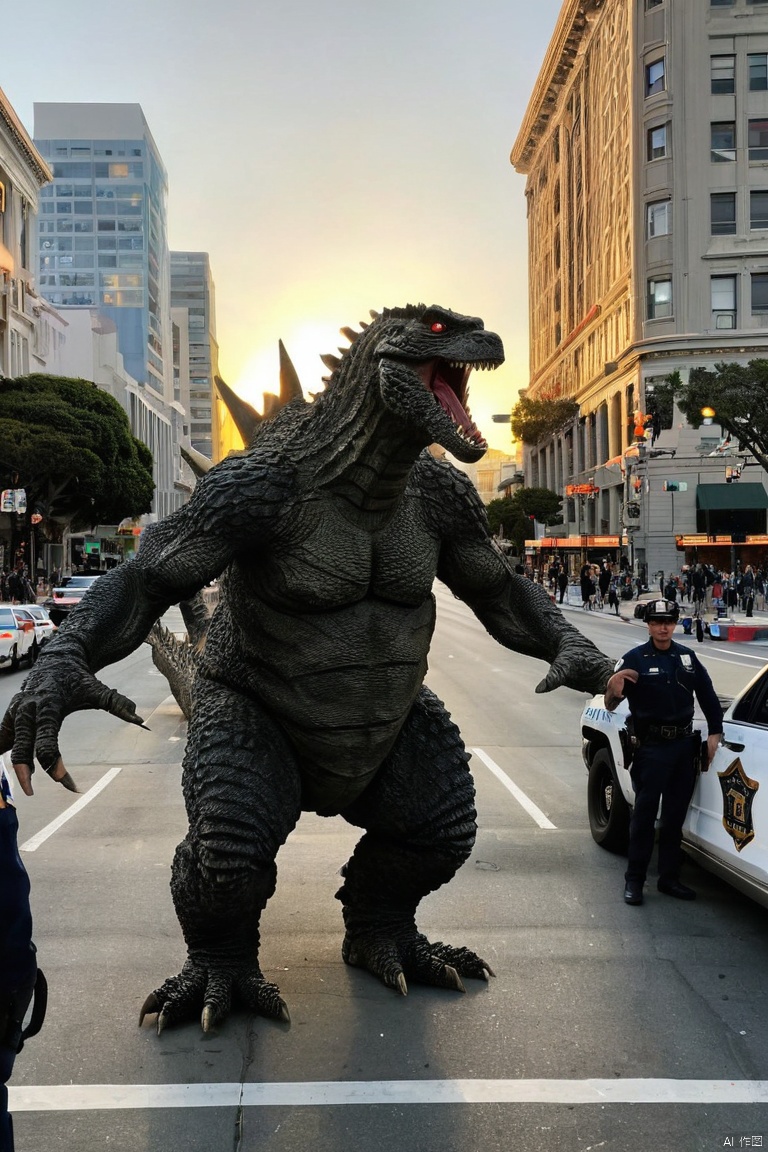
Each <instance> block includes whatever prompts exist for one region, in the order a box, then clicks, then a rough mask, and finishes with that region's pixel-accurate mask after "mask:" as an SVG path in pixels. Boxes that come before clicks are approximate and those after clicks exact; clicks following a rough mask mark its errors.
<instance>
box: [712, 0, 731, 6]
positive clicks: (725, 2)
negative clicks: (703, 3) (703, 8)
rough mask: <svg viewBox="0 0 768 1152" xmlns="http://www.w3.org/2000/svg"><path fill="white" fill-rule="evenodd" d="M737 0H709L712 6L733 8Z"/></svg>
mask: <svg viewBox="0 0 768 1152" xmlns="http://www.w3.org/2000/svg"><path fill="white" fill-rule="evenodd" d="M735 3H736V0H709V4H710V7H711V8H732V7H733V5H734V4H735Z"/></svg>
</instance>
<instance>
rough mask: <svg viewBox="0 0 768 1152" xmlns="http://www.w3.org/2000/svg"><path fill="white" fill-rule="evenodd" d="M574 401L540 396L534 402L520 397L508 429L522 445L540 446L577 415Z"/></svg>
mask: <svg viewBox="0 0 768 1152" xmlns="http://www.w3.org/2000/svg"><path fill="white" fill-rule="evenodd" d="M578 411H579V406H578V404H577V403H576V401H575V400H565V399H563V398H562V397H561V398H559V399H556V398H555V397H552V396H540V397H539V398H538V399H536V400H532V399H530V397H528V396H521V397H520V399H519V400H518V402H517V404H515V406H514V408H513V409H512V416H511V418H510V421H509V423H510V427H511V429H512V435H513V436H514V437H515V439H516V440H522V441H523V443H524V444H540V443H541V442H542V440H548V439H549V437H550V436H554V435H555V433H557V432H560V431H561V430H562V429H563V428H565V427H566V426H567V425H568V424H570V423H571V421H572V420H573V418H574V417H575V416H577V415H578Z"/></svg>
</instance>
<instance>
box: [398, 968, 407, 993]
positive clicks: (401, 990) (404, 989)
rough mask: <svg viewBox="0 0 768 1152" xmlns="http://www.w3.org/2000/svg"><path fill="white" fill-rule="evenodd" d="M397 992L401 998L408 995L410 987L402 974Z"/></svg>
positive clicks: (400, 974) (400, 973)
mask: <svg viewBox="0 0 768 1152" xmlns="http://www.w3.org/2000/svg"><path fill="white" fill-rule="evenodd" d="M397 990H398V992H399V993H400V995H401V996H407V995H408V985H407V984H406V982H405V976H404V975H403V973H402V972H399V973H398V976H397Z"/></svg>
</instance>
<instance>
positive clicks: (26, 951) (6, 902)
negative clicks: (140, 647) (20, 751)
mask: <svg viewBox="0 0 768 1152" xmlns="http://www.w3.org/2000/svg"><path fill="white" fill-rule="evenodd" d="M18 829H19V822H18V820H17V818H16V810H15V808H14V807H13V796H12V794H11V788H10V784H9V782H8V779H7V777H6V775H5V770H4V768H3V763H2V758H0V877H2V904H0V1152H13V1121H12V1119H11V1116H10V1115H9V1113H8V1089H7V1087H6V1084H7V1082H8V1080H9V1079H10V1076H11V1072H12V1071H13V1063H14V1060H15V1059H16V1056H17V1054H18V1053H19V1052H20V1051H21V1049H22V1046H23V1044H24V1041H25V1040H26V1039H27V1038H28V1037H29V1036H34V1035H35V1033H36V1032H38V1031H39V1029H40V1026H41V1025H42V1022H43V1017H44V1016H45V1004H46V997H47V987H46V983H45V978H44V976H43V974H42V972H41V971H40V969H39V968H38V967H37V960H36V956H35V946H34V944H33V943H32V913H31V911H30V908H29V878H28V876H27V873H26V870H25V868H24V865H23V864H22V862H21V857H20V856H19V850H18V847H17V835H18ZM33 996H34V1007H33V1010H32V1016H31V1019H30V1022H29V1024H28V1025H27V1027H26V1028H25V1027H24V1017H25V1015H26V1012H27V1009H28V1007H29V1004H30V1001H31V1000H32V997H33Z"/></svg>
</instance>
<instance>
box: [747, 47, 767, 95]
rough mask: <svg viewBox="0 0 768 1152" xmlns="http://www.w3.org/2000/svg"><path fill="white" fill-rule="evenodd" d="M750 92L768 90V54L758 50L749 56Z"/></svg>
mask: <svg viewBox="0 0 768 1152" xmlns="http://www.w3.org/2000/svg"><path fill="white" fill-rule="evenodd" d="M747 68H748V71H749V90H750V92H765V91H768V56H766V54H765V52H758V53H755V54H750V55H749V56H747Z"/></svg>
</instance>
